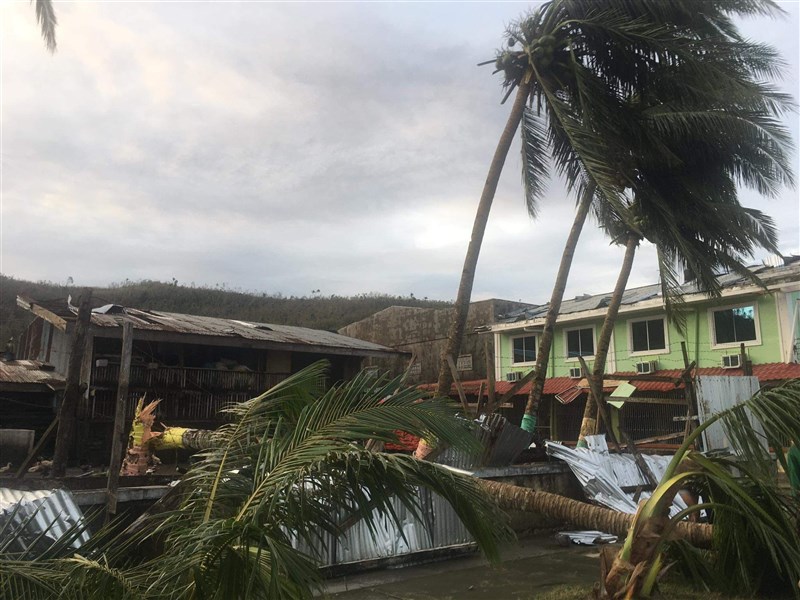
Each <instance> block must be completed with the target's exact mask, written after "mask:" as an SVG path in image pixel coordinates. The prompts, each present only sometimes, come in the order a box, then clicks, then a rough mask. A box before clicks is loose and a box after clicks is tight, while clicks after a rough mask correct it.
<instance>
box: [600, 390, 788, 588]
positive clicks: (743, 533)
mask: <svg viewBox="0 0 800 600" xmlns="http://www.w3.org/2000/svg"><path fill="white" fill-rule="evenodd" d="M715 423H719V424H721V425H722V427H723V428H724V431H725V433H726V435H727V437H728V439H729V440H730V442H731V449H732V452H733V453H732V454H727V455H718V454H715V455H711V454H708V455H705V454H702V453H699V452H695V451H690V450H689V448H690V446H691V444H692V443H693V442H694V440H695V439H697V438H698V437H699V435H700V434H701V433H702V432H703V431H705V430H706V429H708V428H709V427H711V426H713V425H715ZM797 435H800V380H794V381H790V382H787V383H786V384H784V385H782V386H779V387H776V388H771V389H767V390H762V391H760V392H758V393H757V394H756V395H754V396H753V397H752V398H750V399H749V400H747V401H746V402H744V403H741V404H738V405H736V406H733V407H731V408H729V409H728V410H725V411H723V412H721V413H719V414H717V415H715V416H714V417H713V418H711V419H708V420H707V421H705V422H704V423H702V424H701V425H700V426H699V427H698V428H697V429H696V430H695V431H694V432H693V433H692V434H691V435H690V436H689V437H688V438H687V439H686V440H685V441H684V444H683V445H682V446H681V448H680V449H679V450H678V452H677V453H676V454H675V456H674V458H673V459H672V461H671V463H670V465H669V467H668V468H667V470H666V472H665V474H664V477H663V479H662V482H661V483H660V484H659V487H658V489H657V490H656V491H655V492H654V493H653V496H652V497H651V498H650V499H648V500H647V501H646V502H645V504H644V505H643V506H642V507H641V509H640V512H639V515H638V518H637V527H636V528H635V531H634V530H632V531H631V533H630V534H629V536H628V538H627V539H626V542H625V545H624V546H623V550H622V551H621V554H620V557H619V558H620V559H621V560H623V561H624V560H628V561H630V560H631V559H632V558H633V557H635V562H637V563H640V566H639V569H638V570H639V572H642V571H646V570H648V569H654V568H657V567H658V565H660V564H661V561H660V559H658V557H659V556H660V555H661V553H662V552H663V551H668V552H670V553H671V555H672V556H674V557H678V558H679V559H680V560H681V562H682V565H683V568H684V571H685V572H686V573H687V574H689V575H690V576H692V577H693V578H697V583H698V584H699V585H706V586H711V585H713V587H714V589H716V590H720V591H723V592H727V593H734V592H735V593H737V594H739V595H741V594H744V595H753V594H756V593H764V592H765V589H764V588H765V586H775V587H777V588H779V589H780V591H781V592H782V593H784V594H785V593H787V592H789V593H791V594H793V595H794V596H795V597H796V598H800V590H798V588H797V586H796V582H797V581H798V578H800V532H799V531H798V529H797V518H798V516H799V515H798V506H797V503H796V501H795V500H794V499H792V498H791V496H790V492H789V491H788V490H786V489H784V488H781V487H780V486H779V485H778V483H777V481H776V478H775V473H774V471H773V469H772V468H771V465H772V461H771V460H770V458H769V454H768V453H767V450H766V447H765V441H767V442H780V443H779V444H778V446H777V447H778V448H780V447H781V445H782V444H783V443H785V442H786V440H787V439H796V438H795V436H797ZM678 486H691V487H694V488H695V490H696V491H698V492H699V493H700V494H701V495H702V497H703V499H704V504H703V505H697V506H694V507H690V509H689V510H688V511H683V514H686V513H688V512H691V511H695V512H697V511H700V510H703V509H708V508H710V509H711V510H712V513H713V521H714V545H713V549H712V551H711V552H700V551H697V550H692V549H689V548H688V547H687V546H685V545H684V544H682V543H680V542H677V543H676V542H672V541H670V531H671V529H672V528H673V527H674V524H675V519H676V518H677V517H673V518H672V520H670V521H667V520H666V519H665V516H664V515H665V514H666V511H667V509H668V506H669V504H670V503H671V502H672V496H674V493H675V491H676V490H677V487H678ZM642 532H646V533H647V534H648V535H650V537H649V538H648V539H645V538H637V535H639V534H641V533H642ZM656 540H657V541H656ZM634 567H635V565H631V568H630V569H629V570H627V571H626V572H627V573H628V575H626V576H625V577H624V578H623V580H624V581H623V582H622V585H623V587H624V586H630V587H632V588H633V589H631V590H629V591H631V592H632V593H633V594H634V595H635V594H636V593H637V590H640V589H641V585H642V584H641V580H637V578H636V577H634V576H633V572H634V570H635V569H634ZM607 583H608V584H609V585H610V586H611V587H612V588H614V589H608V588H607V591H608V592H610V593H613V592H615V591H618V589H619V585H620V583H621V581H620V580H616V581H614V580H610V579H609V580H607ZM641 591H642V593H643V594H644V595H647V594H648V593H649V591H648V590H644V589H641ZM650 591H651V590H650ZM772 591H774V590H772Z"/></svg>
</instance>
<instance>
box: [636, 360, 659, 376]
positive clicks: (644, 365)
mask: <svg viewBox="0 0 800 600" xmlns="http://www.w3.org/2000/svg"><path fill="white" fill-rule="evenodd" d="M657 370H658V361H655V360H646V361H644V362H638V363H636V373H637V374H638V375H649V374H650V373H653V372H655V371H657Z"/></svg>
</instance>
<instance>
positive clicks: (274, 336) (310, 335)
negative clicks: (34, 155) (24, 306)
mask: <svg viewBox="0 0 800 600" xmlns="http://www.w3.org/2000/svg"><path fill="white" fill-rule="evenodd" d="M25 301H26V302H29V303H30V304H32V305H37V306H41V307H43V308H45V309H46V310H48V311H50V312H52V313H53V314H55V315H57V316H60V317H62V318H68V319H72V318H74V314H73V311H72V310H70V307H69V306H68V304H67V302H66V301H60V302H55V301H54V302H39V301H36V300H31V299H25ZM124 321H130V322H132V323H133V328H134V330H139V331H162V332H165V333H177V334H190V335H202V336H213V337H228V338H237V339H243V340H250V341H256V342H258V341H262V342H278V343H284V344H302V345H309V346H323V347H328V348H340V349H347V350H353V351H356V352H357V351H365V352H379V353H383V352H386V353H396V352H397V351H396V350H393V349H391V348H387V347H386V346H381V345H380V344H374V343H372V342H366V341H363V340H357V339H355V338H351V337H347V336H344V335H340V334H338V333H333V332H330V331H323V330H319V329H309V328H307V327H294V326H291V325H276V324H272V323H254V322H250V321H238V320H235V319H223V318H219V317H203V316H199V315H185V314H180V313H170V312H162V311H156V310H139V309H136V308H127V307H122V306H119V305H108V306H104V307H102V308H101V309H100V311H97V309H96V310H95V311H93V312H92V327H95V328H117V327H122V323H123V322H124Z"/></svg>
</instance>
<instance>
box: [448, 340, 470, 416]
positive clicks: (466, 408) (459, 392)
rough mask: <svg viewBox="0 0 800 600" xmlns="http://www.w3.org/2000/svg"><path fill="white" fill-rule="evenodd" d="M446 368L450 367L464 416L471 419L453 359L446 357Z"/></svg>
mask: <svg viewBox="0 0 800 600" xmlns="http://www.w3.org/2000/svg"><path fill="white" fill-rule="evenodd" d="M447 366H449V367H450V372H451V373H452V375H453V383H455V384H456V390H458V397H459V399H460V400H461V406H463V407H464V414H465V415H466V416H467V417H469V418H472V415H471V414H470V412H469V405H468V404H467V397H466V395H465V394H464V388H463V387H461V380H460V379H459V378H458V370H457V369H456V363H455V362H453V357H452V356H451V355H449V354H448V355H447Z"/></svg>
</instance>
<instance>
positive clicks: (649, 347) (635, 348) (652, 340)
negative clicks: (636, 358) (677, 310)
mask: <svg viewBox="0 0 800 600" xmlns="http://www.w3.org/2000/svg"><path fill="white" fill-rule="evenodd" d="M630 331H631V352H657V351H659V350H666V348H667V336H666V328H665V327H664V319H663V318H662V317H659V318H657V319H646V320H643V321H631V323H630Z"/></svg>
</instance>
